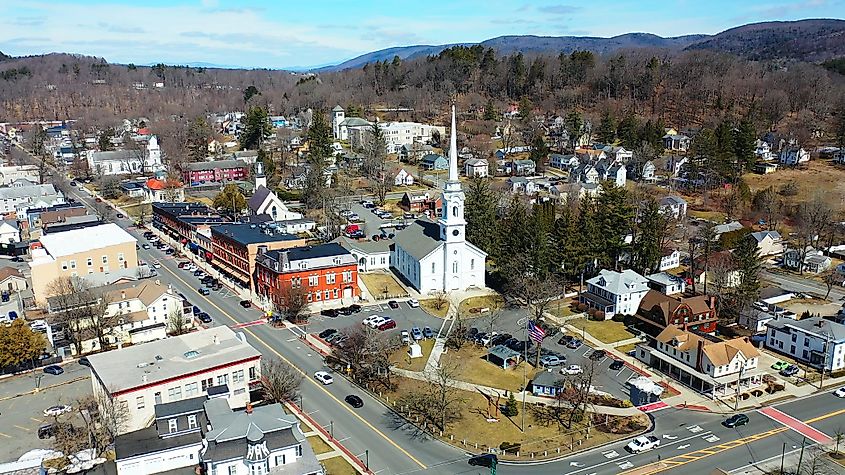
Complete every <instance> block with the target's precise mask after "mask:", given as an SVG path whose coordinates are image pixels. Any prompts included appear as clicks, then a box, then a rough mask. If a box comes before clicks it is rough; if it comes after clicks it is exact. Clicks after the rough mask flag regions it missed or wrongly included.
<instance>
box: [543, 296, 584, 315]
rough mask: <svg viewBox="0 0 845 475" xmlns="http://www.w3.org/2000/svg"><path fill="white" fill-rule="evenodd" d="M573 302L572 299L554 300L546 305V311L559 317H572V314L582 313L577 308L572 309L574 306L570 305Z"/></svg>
mask: <svg viewBox="0 0 845 475" xmlns="http://www.w3.org/2000/svg"><path fill="white" fill-rule="evenodd" d="M571 303H572V299H557V300H552V301H551V302H549V304H548V305H547V306H546V311H547V312H549V313H551V314H552V315H554V316H556V317H558V318H564V317H571V316H572V315H576V314H578V313H581V312H578V311H576V310H572V307H570V304H571Z"/></svg>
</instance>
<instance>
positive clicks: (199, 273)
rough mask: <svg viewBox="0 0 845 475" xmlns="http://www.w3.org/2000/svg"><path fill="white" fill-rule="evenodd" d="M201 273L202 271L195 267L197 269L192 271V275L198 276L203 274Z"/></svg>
mask: <svg viewBox="0 0 845 475" xmlns="http://www.w3.org/2000/svg"><path fill="white" fill-rule="evenodd" d="M203 273H204V272H203V271H201V270H199V269H197V270H195V271H194V277H199V276H201V275H203Z"/></svg>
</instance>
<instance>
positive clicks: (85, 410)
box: [53, 394, 129, 456]
mask: <svg viewBox="0 0 845 475" xmlns="http://www.w3.org/2000/svg"><path fill="white" fill-rule="evenodd" d="M71 407H73V410H74V411H75V412H77V413H78V414H79V415H80V419H81V420H82V421H83V426H82V427H77V426H74V425H73V424H72V423H70V422H68V421H65V420H58V418H57V421H56V435H55V439H54V441H53V448H54V449H56V450H57V451H60V452H62V453H64V454H74V453H77V452H79V451H81V450H84V449H88V448H90V449H94V452H95V453H96V455H97V456H100V455H102V454H104V453H106V452H107V451H108V450H109V448H110V447H111V446H112V444H114V439H115V437H117V436H118V435H119V434H121V433H123V432H125V430H126V428H127V423H128V421H129V407H128V405H127V403H126V401H122V400H120V401H115V400H114V399H111V398H109V397H108V396H105V395H101V396H99V397H98V396H94V395H91V394H89V395H85V396H82V397H80V398H78V399H76V400H75V401H74V402H73V403H72V404H71Z"/></svg>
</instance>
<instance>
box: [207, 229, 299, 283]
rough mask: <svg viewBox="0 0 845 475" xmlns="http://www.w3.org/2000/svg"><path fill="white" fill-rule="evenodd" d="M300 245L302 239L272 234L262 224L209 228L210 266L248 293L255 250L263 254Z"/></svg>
mask: <svg viewBox="0 0 845 475" xmlns="http://www.w3.org/2000/svg"><path fill="white" fill-rule="evenodd" d="M304 245H305V239H303V238H300V237H298V236H295V235H293V234H284V233H279V232H276V231H274V230H272V229H270V228H269V227H268V226H266V225H264V224H250V223H228V224H221V225H219V226H212V227H211V255H212V261H211V263H212V264H213V265H214V266H215V267H218V268H219V269H220V270H221V271H222V272H224V273H226V274H228V275H230V276H231V277H233V278H235V279H237V280H238V281H240V282H241V283H242V284H244V285H247V286H249V288H251V289H252V288H254V286H253V273H254V271H255V257H256V256H257V255H258V250H259V247H262V248H263V249H264V250H265V252H266V251H274V250H278V249H288V248H291V247H297V246H304Z"/></svg>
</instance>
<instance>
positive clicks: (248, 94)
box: [244, 85, 261, 104]
mask: <svg viewBox="0 0 845 475" xmlns="http://www.w3.org/2000/svg"><path fill="white" fill-rule="evenodd" d="M260 95H261V93H260V92H259V91H258V88H256V87H255V86H252V85H250V86H248V87H247V88H246V89H244V104H246V103H247V102H249V100H250V99H252V98H253V97H254V96H260Z"/></svg>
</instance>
